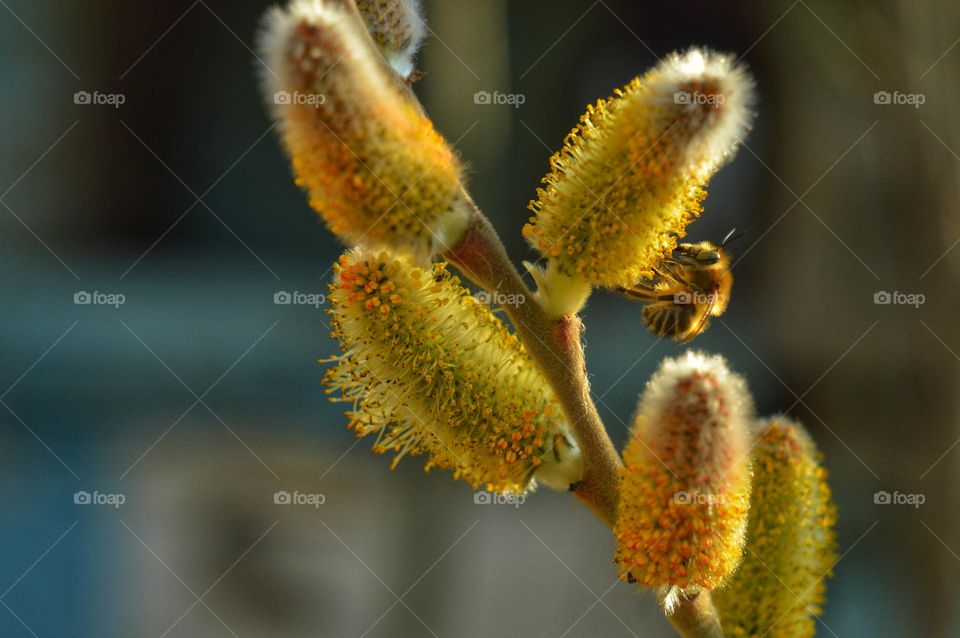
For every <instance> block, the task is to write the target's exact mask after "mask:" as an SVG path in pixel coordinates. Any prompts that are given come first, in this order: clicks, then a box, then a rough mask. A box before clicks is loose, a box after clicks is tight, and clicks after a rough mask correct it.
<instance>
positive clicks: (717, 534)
mask: <svg viewBox="0 0 960 638" xmlns="http://www.w3.org/2000/svg"><path fill="white" fill-rule="evenodd" d="M752 409H753V408H752V401H751V398H750V395H749V393H748V391H747V388H746V383H745V382H744V380H743V378H742V377H740V376H739V375H736V374H734V373H732V372H731V371H730V370H729V368H728V366H727V364H726V361H725V360H724V359H723V358H722V357H719V356H708V355H705V354H702V353H697V352H688V353H687V354H685V355H683V356H681V357H678V358H675V359H667V360H665V361H664V362H663V364H662V365H661V367H660V370H659V371H658V372H657V373H656V374H655V375H654V376H653V377H652V378H651V379H650V381H649V382H648V383H647V387H646V389H645V390H644V393H643V396H642V397H641V399H640V405H639V408H638V412H637V416H636V419H635V421H634V426H633V430H632V432H631V436H630V440H629V442H628V443H627V446H626V449H625V450H624V455H623V456H624V469H623V476H622V481H621V487H620V506H619V512H618V517H617V523H616V526H615V528H614V535H615V536H616V538H617V553H616V560H617V563H618V565H619V568H620V576H621V578H623V579H624V580H630V581H636V582H639V583H640V584H641V585H644V586H647V587H652V588H655V589H657V590H658V591H659V592H660V594H661V597H662V598H663V600H664V605H665V606H666V607H667V608H668V611H669V610H670V608H672V606H673V605H675V604H676V603H677V602H678V601H679V599H680V597H681V596H683V595H684V594H689V593H693V592H696V591H698V590H699V589H713V588H715V587H717V586H719V585H721V584H722V583H723V582H724V580H725V579H726V578H727V577H728V576H729V575H730V574H731V573H732V572H733V570H734V569H736V567H737V565H738V564H739V563H740V559H741V553H742V550H743V542H744V537H745V531H746V525H747V513H748V508H749V499H750V466H749V427H750V419H751V418H752Z"/></svg>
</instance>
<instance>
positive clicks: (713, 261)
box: [675, 241, 727, 268]
mask: <svg viewBox="0 0 960 638" xmlns="http://www.w3.org/2000/svg"><path fill="white" fill-rule="evenodd" d="M675 253H676V255H677V261H679V262H680V263H681V264H684V265H686V266H693V267H696V268H711V267H715V266H718V265H721V264H722V262H725V261H726V260H727V256H726V253H725V252H724V251H723V249H721V248H719V247H718V246H715V245H714V244H712V243H710V242H708V241H701V242H699V243H696V244H679V245H678V246H677V250H676V251H675Z"/></svg>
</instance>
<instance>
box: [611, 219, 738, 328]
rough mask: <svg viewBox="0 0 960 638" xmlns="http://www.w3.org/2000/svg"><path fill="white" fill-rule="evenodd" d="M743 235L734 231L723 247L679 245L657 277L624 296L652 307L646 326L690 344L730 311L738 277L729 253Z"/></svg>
mask: <svg viewBox="0 0 960 638" xmlns="http://www.w3.org/2000/svg"><path fill="white" fill-rule="evenodd" d="M742 235H743V233H740V234H736V229H733V230H731V231H730V232H729V233H727V236H726V237H724V238H723V241H721V242H720V245H719V246H716V245H714V244H712V243H711V242H708V241H702V242H698V243H695V244H686V243H684V244H678V245H677V248H676V250H674V256H673V257H672V258H667V259H664V260H663V261H662V262H660V263H659V264H658V265H657V266H656V267H655V268H654V269H653V276H652V277H649V278H644V279H641V280H640V281H638V282H637V283H636V284H634V285H633V286H632V287H630V288H621V289H620V291H621V292H623V293H624V294H626V295H628V296H630V297H633V298H634V299H639V300H641V301H644V302H646V303H647V306H646V307H645V308H644V309H643V323H644V325H646V327H647V328H648V329H649V330H650V331H651V332H653V333H654V334H655V335H657V336H659V337H671V338H673V339H675V340H676V341H678V342H680V343H686V342H688V341H691V340H692V339H693V338H694V337H696V336H697V335H699V334H700V333H701V332H703V331H704V330H706V329H707V328H708V327H709V326H710V317H719V316H720V315H722V314H723V313H724V311H725V310H726V309H727V304H728V303H729V301H730V289H731V287H732V286H733V275H732V274H730V255H729V254H727V252H726V251H725V250H724V248H725V247H726V246H727V244H729V243H730V242H732V241H733V240H734V239H737V238H739V237H741V236H742Z"/></svg>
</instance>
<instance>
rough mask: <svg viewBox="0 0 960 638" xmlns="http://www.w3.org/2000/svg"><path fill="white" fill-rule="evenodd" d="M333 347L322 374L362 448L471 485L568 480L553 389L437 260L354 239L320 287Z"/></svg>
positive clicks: (567, 445)
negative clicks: (419, 260) (336, 345)
mask: <svg viewBox="0 0 960 638" xmlns="http://www.w3.org/2000/svg"><path fill="white" fill-rule="evenodd" d="M330 293H331V294H330V301H331V302H332V308H333V309H332V310H331V314H332V315H333V322H334V336H335V337H337V338H338V339H339V341H340V345H341V348H342V350H343V355H342V356H340V357H337V358H336V359H335V361H336V363H337V365H336V367H334V368H331V369H330V370H329V371H328V372H327V375H326V379H325V384H326V385H327V387H328V392H331V393H332V392H336V393H337V394H338V397H337V398H336V399H334V400H339V401H345V402H348V403H351V404H352V410H351V411H350V412H348V413H347V416H348V417H349V419H350V425H349V427H350V428H351V429H352V430H354V431H355V432H356V433H357V435H358V436H365V435H368V434H376V437H377V438H376V442H375V443H374V446H373V451H374V452H377V453H384V452H387V451H393V452H396V457H395V458H394V461H393V466H394V467H396V464H397V462H399V460H400V459H401V458H402V457H404V456H405V455H407V454H411V455H416V454H427V455H428V460H427V464H426V468H425V469H427V470H429V469H430V468H432V467H434V466H436V467H439V468H442V469H451V470H453V472H454V477H455V478H462V479H464V480H466V481H468V482H469V483H471V484H472V485H473V486H474V487H475V488H476V487H478V486H480V485H486V489H487V490H488V491H491V492H523V491H524V490H526V489H528V488H530V487H532V486H533V483H532V481H533V479H537V480H539V481H540V482H543V483H545V484H547V485H549V486H551V487H556V488H558V489H564V490H565V489H568V488H569V486H570V484H571V483H575V482H577V481H578V480H580V477H581V467H580V454H579V450H578V448H577V447H576V444H575V443H574V442H573V441H574V439H573V437H572V436H571V434H570V432H569V428H568V427H567V424H566V422H565V420H564V417H563V412H562V411H561V409H560V406H559V405H558V403H557V401H556V398H555V397H554V394H553V391H552V390H551V388H550V387H549V385H548V384H547V381H546V380H545V379H544V378H543V376H542V374H541V372H540V370H539V368H537V366H536V364H535V363H534V362H533V360H532V359H531V358H530V356H529V355H528V354H527V353H526V351H525V350H524V349H523V346H521V344H520V342H519V340H518V339H517V338H516V337H515V336H514V335H512V334H511V333H510V332H509V331H508V330H507V328H506V327H505V326H504V324H503V323H502V322H501V321H500V319H498V318H497V317H496V316H495V315H494V314H493V313H492V312H491V311H490V309H489V307H488V306H487V305H486V304H484V303H482V302H480V301H477V299H476V298H475V297H473V296H472V295H471V294H470V291H469V290H467V289H466V288H464V287H463V286H462V285H461V284H460V280H459V279H458V278H457V277H455V276H452V275H451V274H450V273H449V272H448V271H447V270H446V269H445V267H444V265H443V264H434V265H433V266H429V267H424V268H423V269H421V268H418V267H417V266H416V265H415V264H414V263H412V262H411V261H410V259H409V258H408V257H406V256H393V255H389V254H388V253H386V252H381V253H379V254H376V253H374V252H371V251H366V250H364V249H361V248H358V249H356V250H354V251H351V252H348V253H346V254H345V255H343V256H342V257H341V258H340V262H339V264H338V265H337V267H336V277H335V279H334V283H333V284H332V286H331V289H330Z"/></svg>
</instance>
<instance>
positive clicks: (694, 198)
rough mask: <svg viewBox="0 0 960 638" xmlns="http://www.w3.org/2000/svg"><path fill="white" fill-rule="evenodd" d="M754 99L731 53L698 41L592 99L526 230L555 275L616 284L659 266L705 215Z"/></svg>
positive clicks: (559, 155)
mask: <svg viewBox="0 0 960 638" xmlns="http://www.w3.org/2000/svg"><path fill="white" fill-rule="evenodd" d="M752 103H753V80H752V79H751V77H750V75H749V74H748V73H747V72H746V70H745V69H744V68H743V67H742V66H740V65H737V64H736V63H735V61H734V59H733V57H732V56H729V55H724V54H718V53H715V52H712V51H709V50H705V49H690V50H689V51H687V52H685V53H673V54H670V55H668V56H667V57H666V58H664V59H663V60H662V61H661V62H660V64H658V65H657V66H656V67H654V68H653V69H651V70H650V71H648V72H647V73H646V74H645V75H643V76H640V77H638V78H636V79H634V80H633V81H632V82H630V83H629V84H627V85H626V86H625V87H623V88H622V89H618V90H617V91H615V92H614V95H613V96H612V97H610V98H608V99H604V100H600V101H599V102H597V103H596V104H594V105H591V106H589V107H588V108H587V112H586V113H585V114H584V115H583V117H581V118H580V122H579V124H578V125H577V126H576V127H575V128H574V129H573V131H572V132H571V133H570V134H569V135H567V137H566V139H565V141H564V145H563V148H561V149H560V151H559V152H557V153H556V154H555V155H554V156H553V157H551V158H550V166H551V170H550V172H549V173H548V174H547V175H546V177H544V178H543V183H544V184H545V186H544V187H543V188H541V189H538V191H537V195H538V197H537V200H536V201H533V202H531V203H530V208H531V210H532V211H533V213H534V215H533V217H531V218H530V223H528V224H527V225H526V226H524V229H523V234H524V236H525V237H526V238H527V240H528V241H529V242H530V244H531V245H532V246H533V247H534V248H535V249H537V250H538V251H539V252H540V253H541V254H542V255H543V256H544V257H546V258H548V259H549V262H550V268H548V274H549V275H551V276H550V278H551V279H552V278H555V277H568V278H574V279H576V280H579V281H581V282H583V283H584V284H589V285H591V286H604V287H612V288H616V287H621V286H632V285H633V284H635V283H636V281H637V280H638V279H640V278H641V277H643V276H647V275H650V274H651V268H652V267H653V266H655V265H656V264H657V263H658V262H659V261H660V260H662V259H663V258H664V257H667V256H669V255H670V253H671V251H672V250H673V249H674V248H675V247H676V239H677V237H682V236H683V235H684V229H685V228H686V226H687V224H688V223H689V222H690V221H691V220H693V219H694V218H695V217H696V216H697V215H699V213H700V211H701V202H702V200H703V199H704V197H706V191H705V187H706V184H707V181H708V180H709V179H710V177H711V176H712V175H713V174H714V173H715V172H716V170H717V169H718V168H719V167H720V166H721V165H722V164H723V163H724V162H726V161H727V160H729V159H730V158H731V157H732V156H733V154H734V152H735V150H736V148H737V146H738V144H739V142H740V140H741V138H742V137H743V136H744V135H745V134H746V133H747V131H748V129H749V128H750V122H751V120H752V117H753V113H752V111H751V108H752V107H751V105H752ZM555 287H556V285H555Z"/></svg>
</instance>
